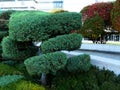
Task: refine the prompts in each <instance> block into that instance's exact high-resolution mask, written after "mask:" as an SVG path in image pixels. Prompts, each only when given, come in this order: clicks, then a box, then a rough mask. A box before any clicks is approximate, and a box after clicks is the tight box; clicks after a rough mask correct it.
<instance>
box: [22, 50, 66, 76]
mask: <svg viewBox="0 0 120 90" xmlns="http://www.w3.org/2000/svg"><path fill="white" fill-rule="evenodd" d="M66 62H67V57H66V55H65V54H64V53H62V52H54V53H48V54H43V55H41V56H34V57H31V58H28V59H26V60H25V61H24V64H25V66H26V69H27V71H28V73H29V74H30V75H38V76H40V75H41V74H42V73H46V74H47V73H50V72H51V73H56V72H57V71H58V70H59V69H61V68H64V66H65V64H66Z"/></svg>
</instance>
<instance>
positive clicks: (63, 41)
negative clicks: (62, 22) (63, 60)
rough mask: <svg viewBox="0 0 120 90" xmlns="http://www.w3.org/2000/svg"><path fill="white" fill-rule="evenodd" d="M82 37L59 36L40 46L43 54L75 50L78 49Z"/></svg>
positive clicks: (78, 35)
mask: <svg viewBox="0 0 120 90" xmlns="http://www.w3.org/2000/svg"><path fill="white" fill-rule="evenodd" d="M81 41H82V36H81V35H80V34H76V33H73V34H68V35H61V36H57V37H55V38H51V39H48V41H45V42H43V43H42V44H41V50H42V52H43V53H50V52H55V51H59V50H75V49H78V48H80V45H81Z"/></svg>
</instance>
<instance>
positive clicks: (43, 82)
mask: <svg viewBox="0 0 120 90" xmlns="http://www.w3.org/2000/svg"><path fill="white" fill-rule="evenodd" d="M40 81H41V83H42V85H46V84H47V82H46V74H45V73H42V76H41V79H40Z"/></svg>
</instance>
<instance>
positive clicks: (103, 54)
mask: <svg viewBox="0 0 120 90" xmlns="http://www.w3.org/2000/svg"><path fill="white" fill-rule="evenodd" d="M75 51H76V52H78V53H86V54H90V55H95V56H100V57H105V58H111V59H117V60H120V54H119V53H111V52H110V53H109V52H104V51H102V52H99V51H90V50H75Z"/></svg>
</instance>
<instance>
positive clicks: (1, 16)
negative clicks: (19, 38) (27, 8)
mask: <svg viewBox="0 0 120 90" xmlns="http://www.w3.org/2000/svg"><path fill="white" fill-rule="evenodd" d="M12 13H13V11H4V12H2V13H0V31H4V30H5V31H8V22H9V18H10V15H11V14H12Z"/></svg>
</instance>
